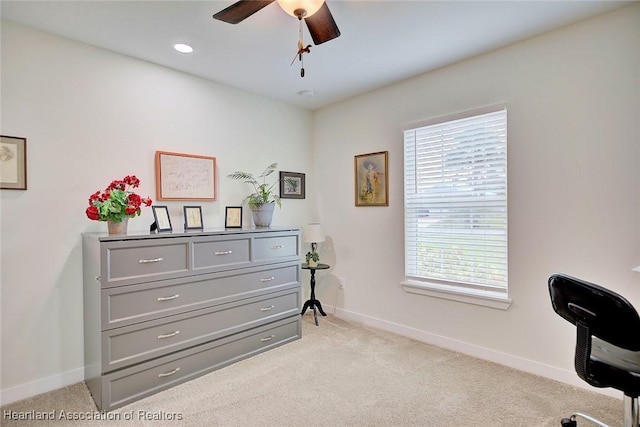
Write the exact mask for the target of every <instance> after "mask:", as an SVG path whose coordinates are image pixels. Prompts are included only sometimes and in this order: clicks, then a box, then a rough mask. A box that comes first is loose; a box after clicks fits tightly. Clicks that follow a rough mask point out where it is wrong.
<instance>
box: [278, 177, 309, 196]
mask: <svg viewBox="0 0 640 427" xmlns="http://www.w3.org/2000/svg"><path fill="white" fill-rule="evenodd" d="M304 178H305V176H304V174H303V173H297V172H280V198H281V199H304V198H305V182H304Z"/></svg>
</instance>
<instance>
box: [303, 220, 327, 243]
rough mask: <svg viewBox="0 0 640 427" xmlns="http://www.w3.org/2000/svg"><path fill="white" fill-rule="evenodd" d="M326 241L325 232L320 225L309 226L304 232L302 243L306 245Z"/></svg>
mask: <svg viewBox="0 0 640 427" xmlns="http://www.w3.org/2000/svg"><path fill="white" fill-rule="evenodd" d="M324 240H325V238H324V230H323V229H322V226H321V225H320V224H318V223H314V224H309V225H307V226H306V227H305V228H304V229H303V230H302V241H303V242H305V243H318V242H324Z"/></svg>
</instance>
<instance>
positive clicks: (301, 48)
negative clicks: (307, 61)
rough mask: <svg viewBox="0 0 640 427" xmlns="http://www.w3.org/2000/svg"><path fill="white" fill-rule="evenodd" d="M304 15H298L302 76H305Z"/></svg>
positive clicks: (299, 54)
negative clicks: (303, 57)
mask: <svg viewBox="0 0 640 427" xmlns="http://www.w3.org/2000/svg"><path fill="white" fill-rule="evenodd" d="M302 36H303V35H302V15H299V16H298V58H299V59H300V78H302V77H304V60H303V59H302V54H303V53H304V39H303V37H302Z"/></svg>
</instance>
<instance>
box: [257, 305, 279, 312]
mask: <svg viewBox="0 0 640 427" xmlns="http://www.w3.org/2000/svg"><path fill="white" fill-rule="evenodd" d="M274 308H276V306H275V305H272V306H271V307H262V308H261V309H260V311H271V310H273V309H274Z"/></svg>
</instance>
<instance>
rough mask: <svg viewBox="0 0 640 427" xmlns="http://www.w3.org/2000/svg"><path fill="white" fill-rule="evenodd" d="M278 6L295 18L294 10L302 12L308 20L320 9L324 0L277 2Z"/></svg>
mask: <svg viewBox="0 0 640 427" xmlns="http://www.w3.org/2000/svg"><path fill="white" fill-rule="evenodd" d="M278 4H279V5H280V7H281V8H282V10H284V11H285V12H287V13H288V14H289V15H291V16H293V17H295V18H297V17H298V15H296V10H304V11H305V14H304V15H303V16H304V17H306V18H308V17H310V16H311V15H313V14H314V13H316V12H317V11H318V9H320V7H322V5H323V4H324V0H278Z"/></svg>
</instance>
